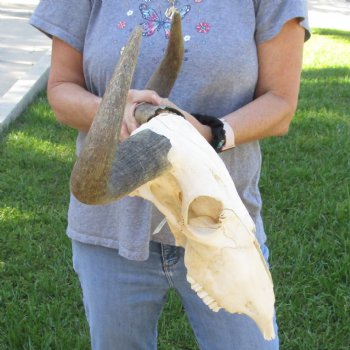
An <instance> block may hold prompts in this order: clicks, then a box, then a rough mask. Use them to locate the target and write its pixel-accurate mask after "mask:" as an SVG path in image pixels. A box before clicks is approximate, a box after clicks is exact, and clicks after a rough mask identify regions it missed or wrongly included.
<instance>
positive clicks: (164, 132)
mask: <svg viewBox="0 0 350 350" xmlns="http://www.w3.org/2000/svg"><path fill="white" fill-rule="evenodd" d="M140 40H141V31H140V29H139V28H138V29H136V30H135V31H134V33H133V35H132V37H131V39H130V41H129V43H128V45H126V47H125V49H124V52H123V55H122V57H121V60H120V62H119V63H118V65H117V67H116V69H115V71H114V73H113V76H112V78H111V81H110V83H109V84H108V86H107V89H106V92H105V94H104V96H103V99H102V102H101V104H100V107H99V109H98V111H97V114H96V116H95V119H94V122H93V124H92V126H91V128H90V130H89V133H88V135H87V137H86V139H85V142H84V146H83V148H82V150H81V152H80V155H79V157H78V159H77V161H76V163H75V165H74V168H73V171H72V174H71V191H72V193H73V194H74V195H75V197H76V198H77V199H78V200H80V201H81V202H83V203H86V204H103V203H109V202H112V201H115V200H117V199H119V198H121V197H123V196H124V195H127V194H130V195H137V196H141V197H143V198H146V199H148V200H150V201H151V202H153V203H154V204H155V205H156V206H157V207H158V209H159V210H160V211H161V212H162V213H163V214H164V215H165V217H166V219H167V221H168V223H169V226H170V228H171V231H172V233H173V234H174V236H175V239H176V242H177V244H178V245H180V246H183V247H184V248H185V265H186V267H187V271H188V274H187V279H188V281H189V283H190V284H191V286H192V288H193V289H194V290H195V291H196V292H197V294H198V295H199V297H200V298H202V299H203V301H204V302H205V303H206V304H207V305H208V306H209V307H210V308H211V309H212V310H213V311H218V310H219V309H220V308H224V309H226V310H227V311H229V312H231V313H244V314H246V315H248V316H250V317H251V318H252V319H253V320H254V321H255V322H256V323H257V325H258V326H259V328H260V329H261V331H262V333H263V335H264V337H265V338H266V339H272V338H273V337H274V336H275V334H274V329H273V313H274V294H273V285H272V280H271V276H270V273H269V271H268V269H267V267H266V263H265V260H264V258H263V256H262V254H261V251H260V248H259V244H258V242H257V240H256V238H255V235H254V230H255V228H254V224H253V221H252V220H251V218H250V216H249V214H248V212H247V210H246V209H245V207H244V205H243V204H242V202H241V200H240V198H239V196H238V194H237V191H236V189H235V187H234V184H233V182H232V179H231V177H230V175H229V174H228V172H227V169H226V167H225V165H224V164H223V162H222V161H221V159H220V158H219V157H218V156H217V154H216V153H215V151H214V150H213V149H212V148H211V147H210V146H209V144H208V143H207V142H206V141H205V140H204V138H202V136H201V135H200V134H199V133H198V132H197V131H196V129H195V128H193V127H192V126H191V125H190V124H189V123H188V122H187V121H185V120H184V119H182V117H180V116H178V115H175V114H171V113H161V114H160V115H159V116H157V117H154V118H153V119H151V120H150V121H149V117H150V116H152V115H154V114H155V113H154V112H155V110H157V108H158V107H155V106H152V105H147V104H142V105H140V106H139V107H138V108H137V109H136V112H135V116H136V118H137V119H138V121H139V122H140V123H141V124H142V123H145V124H143V125H142V126H141V127H140V128H138V129H137V130H136V131H135V132H134V134H133V135H132V136H131V137H129V138H128V139H127V140H126V141H124V142H122V143H120V142H119V140H118V137H116V136H118V135H119V132H120V125H121V121H122V116H123V113H124V107H125V103H126V96H127V93H128V91H129V89H130V84H131V80H132V76H133V72H134V69H135V66H136V61H137V55H138V48H139V46H140ZM182 59H183V43H182V33H181V18H180V15H179V14H178V13H175V14H174V16H173V23H172V29H171V35H170V39H169V44H168V49H167V53H166V56H165V58H164V59H163V61H162V63H161V64H160V66H159V68H158V70H157V71H156V72H155V74H154V75H153V76H152V77H151V79H150V81H149V82H148V84H147V86H146V88H147V89H152V90H155V91H157V92H158V94H159V95H160V96H163V97H167V96H168V95H169V93H170V91H171V88H172V86H173V84H174V82H175V80H176V76H177V73H178V71H179V68H180V65H181V61H182ZM156 114H157V113H156Z"/></svg>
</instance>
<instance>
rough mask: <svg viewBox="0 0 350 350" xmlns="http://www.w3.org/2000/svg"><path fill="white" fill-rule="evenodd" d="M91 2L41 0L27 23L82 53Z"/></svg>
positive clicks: (88, 0) (79, 0)
mask: <svg viewBox="0 0 350 350" xmlns="http://www.w3.org/2000/svg"><path fill="white" fill-rule="evenodd" d="M91 7H92V5H91V0H41V1H40V3H39V5H38V6H37V8H36V9H35V11H34V13H33V15H32V16H31V18H30V21H29V23H30V24H31V25H33V26H34V27H36V28H38V29H39V30H41V31H42V32H44V33H45V34H46V35H48V36H49V37H52V36H56V37H58V38H59V39H61V40H63V41H64V42H66V43H67V44H68V45H70V46H72V47H74V48H75V49H77V50H78V51H80V52H82V51H83V48H84V40H85V34H86V28H87V25H88V22H89V19H90V14H91Z"/></svg>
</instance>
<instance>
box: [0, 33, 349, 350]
mask: <svg viewBox="0 0 350 350" xmlns="http://www.w3.org/2000/svg"><path fill="white" fill-rule="evenodd" d="M74 138H75V132H74V131H73V130H70V129H68V128H66V127H64V126H61V125H59V124H58V123H57V122H56V121H55V120H54V117H53V115H52V113H51V111H50V108H49V106H48V105H47V101H46V98H45V96H44V95H41V96H40V97H39V98H38V99H37V100H36V101H35V103H34V104H33V105H31V106H30V107H29V108H28V109H27V111H26V112H25V113H23V115H22V116H21V118H20V119H18V121H17V122H16V123H14V124H13V125H12V126H11V127H10V128H9V130H8V131H7V132H6V133H4V135H3V137H2V139H1V140H0V198H1V200H0V247H1V248H0V350H5V349H6V350H7V349H10V350H19V349H64V350H66V349H88V348H89V336H88V327H87V324H86V321H85V317H84V312H83V307H82V302H81V292H80V288H79V285H78V281H77V278H76V277H75V275H74V272H73V270H72V267H71V250H70V242H69V240H68V238H66V236H65V234H64V231H65V227H66V211H67V203H68V180H69V175H70V171H71V168H72V164H73V160H74ZM262 148H263V152H264V157H263V169H262V179H261V191H262V195H263V200H264V213H263V215H264V220H265V227H266V231H267V233H268V236H269V241H268V244H269V246H270V250H271V269H272V274H273V277H274V281H275V290H276V296H277V316H278V320H279V327H280V338H281V349H284V350H300V349H302V350H304V349H305V350H309V349H313V350H345V349H349V348H350V337H349V335H348V333H349V325H350V278H349V270H350V236H349V233H350V157H349V154H350V33H348V32H340V31H334V30H317V31H315V32H314V36H313V37H312V39H311V40H310V41H309V42H308V43H307V44H306V46H305V59H304V72H303V82H302V88H301V94H300V103H299V110H298V112H297V114H296V116H295V119H294V121H293V123H292V126H291V130H290V133H289V134H288V136H286V137H283V138H275V139H269V140H265V141H264V142H263V143H262ZM159 333H160V336H159V349H160V350H172V349H174V350H187V349H188V350H194V349H197V346H196V344H195V340H194V337H193V333H192V330H191V328H190V327H189V324H188V321H187V319H186V317H185V316H184V314H183V310H182V306H181V304H180V303H179V300H178V298H177V296H176V294H175V293H173V292H172V293H170V295H169V301H168V303H167V305H166V307H165V310H164V313H163V315H162V317H161V320H160V323H159ZM213 350H215V349H213Z"/></svg>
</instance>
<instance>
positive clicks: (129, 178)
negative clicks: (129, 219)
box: [70, 14, 183, 204]
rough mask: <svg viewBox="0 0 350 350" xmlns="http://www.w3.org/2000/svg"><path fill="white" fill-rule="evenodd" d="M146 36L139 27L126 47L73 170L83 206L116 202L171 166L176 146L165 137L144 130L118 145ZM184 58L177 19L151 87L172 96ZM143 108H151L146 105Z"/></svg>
mask: <svg viewBox="0 0 350 350" xmlns="http://www.w3.org/2000/svg"><path fill="white" fill-rule="evenodd" d="M141 35H142V33H141V29H140V28H136V29H135V30H134V32H133V34H132V36H131V38H130V40H129V42H128V44H127V45H126V47H125V49H124V52H123V54H122V56H121V58H120V60H119V62H118V65H117V67H116V69H115V71H114V73H113V75H112V78H111V80H110V82H109V84H108V86H107V89H106V91H105V94H104V96H103V99H102V101H101V104H100V106H99V108H98V110H97V113H96V116H95V118H94V121H93V123H92V125H91V128H90V130H89V133H88V135H87V136H86V139H85V142H84V146H83V148H82V150H81V152H80V155H79V158H78V159H77V161H76V163H75V165H74V168H73V171H72V174H71V180H70V186H71V191H72V193H73V194H74V196H75V197H76V198H77V199H78V200H80V201H81V202H83V203H86V204H105V203H109V202H111V201H114V200H117V199H119V198H121V197H122V196H124V195H126V194H128V193H130V192H132V191H134V190H135V189H136V188H137V187H139V186H141V185H142V184H144V183H146V182H148V181H150V180H151V179H154V178H155V177H157V176H159V175H160V174H162V173H163V172H164V171H166V170H168V169H169V168H170V166H171V165H170V163H169V161H168V159H167V155H168V152H169V150H170V148H171V144H170V141H169V140H168V139H167V138H166V137H164V136H161V135H158V134H157V133H154V132H152V131H150V130H144V131H141V132H139V133H137V134H136V135H134V136H131V137H129V138H128V139H127V140H126V141H125V142H122V143H120V144H119V141H118V135H119V133H120V128H121V122H122V116H123V114H124V109H125V104H126V98H127V94H128V91H129V89H130V85H131V81H132V77H133V74H134V70H135V67H136V63H137V56H138V51H139V47H140V42H141ZM182 58H183V43H182V33H181V17H180V15H179V14H175V15H174V16H173V23H172V29H171V34H170V39H169V43H168V47H167V52H166V55H165V57H164V59H163V61H162V63H161V64H160V66H159V67H158V69H157V70H156V72H155V73H154V74H153V76H152V77H151V79H150V81H149V82H148V84H147V88H148V89H153V90H155V91H157V92H158V93H159V94H160V95H162V96H165V97H166V96H168V95H169V93H170V91H171V88H172V87H173V85H174V83H175V80H176V77H177V74H178V71H179V69H180V66H181V61H182ZM141 106H144V107H147V104H144V105H141ZM141 106H140V107H141ZM148 106H151V107H153V108H154V107H155V108H158V107H157V106H152V105H148ZM146 109H147V108H146ZM147 111H148V112H149V109H147ZM139 115H140V113H139ZM141 115H142V122H145V121H146V120H147V119H148V117H147V114H145V113H143V114H142V113H141ZM149 115H150V114H148V116H149ZM146 117H147V119H146ZM142 122H141V123H142Z"/></svg>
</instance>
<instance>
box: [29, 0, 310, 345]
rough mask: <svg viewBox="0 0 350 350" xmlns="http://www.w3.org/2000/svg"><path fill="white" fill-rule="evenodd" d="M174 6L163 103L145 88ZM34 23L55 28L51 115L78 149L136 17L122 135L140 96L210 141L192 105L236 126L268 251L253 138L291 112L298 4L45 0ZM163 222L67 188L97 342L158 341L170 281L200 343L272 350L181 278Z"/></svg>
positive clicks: (240, 319) (136, 205) (239, 180)
mask: <svg viewBox="0 0 350 350" xmlns="http://www.w3.org/2000/svg"><path fill="white" fill-rule="evenodd" d="M174 9H177V10H178V12H179V13H180V15H181V17H182V23H183V34H184V41H185V59H184V63H183V65H182V70H181V74H180V76H179V77H178V79H177V82H176V85H175V87H174V88H173V90H172V93H171V95H170V97H169V100H170V101H171V102H170V101H168V100H167V99H164V98H162V97H161V96H158V95H157V94H156V93H155V92H154V91H147V90H143V89H144V86H145V85H146V82H147V80H148V79H149V77H150V76H151V75H152V73H153V71H154V70H155V67H156V66H157V64H158V63H159V61H160V59H161V57H162V56H163V52H164V49H165V47H166V44H167V39H168V33H169V23H170V18H171V15H172V13H173V11H174ZM31 23H32V24H33V25H34V26H36V27H37V28H39V29H40V30H42V31H44V32H45V33H47V34H48V35H50V36H52V37H53V45H52V67H51V73H50V78H49V84H48V98H49V102H50V104H51V106H52V108H53V110H54V112H55V114H56V116H57V119H58V120H59V121H60V122H62V123H64V124H67V125H69V126H71V127H73V128H75V129H77V130H78V131H79V135H78V139H77V152H78V153H79V151H80V148H81V144H82V142H83V140H84V137H85V136H86V132H87V131H88V130H89V127H90V125H91V123H92V120H93V118H94V115H95V113H96V110H97V108H98V105H99V103H100V101H101V96H102V95H103V93H104V91H105V88H106V85H107V83H108V81H109V79H110V76H111V74H112V72H113V69H114V67H115V64H116V63H117V61H118V59H119V56H120V54H121V52H122V50H123V47H124V45H125V44H126V42H127V40H128V38H129V35H130V32H131V31H132V29H133V28H134V27H135V26H136V25H139V24H141V26H142V29H143V36H144V38H143V42H142V46H141V51H140V55H139V61H138V62H139V63H138V66H137V69H136V73H135V76H134V81H133V85H132V90H130V92H129V95H128V102H127V106H126V109H125V115H124V119H123V126H122V131H121V137H122V138H123V139H125V138H127V137H128V136H129V135H130V133H131V132H132V131H133V130H134V129H135V128H137V126H138V125H137V123H136V121H135V119H134V117H133V112H134V109H135V106H136V104H138V103H140V102H149V103H152V104H155V105H159V104H167V103H171V104H175V105H176V106H178V107H179V108H181V109H182V110H183V111H184V114H185V117H186V119H187V120H188V121H189V122H190V123H192V124H193V125H194V126H195V127H196V128H197V129H198V130H199V132H200V133H202V135H203V136H204V137H205V138H206V139H207V140H208V141H209V142H211V140H212V132H211V129H210V128H209V127H208V126H206V125H203V124H201V123H200V122H198V121H197V120H196V118H194V117H193V114H205V115H210V116H213V117H217V118H225V121H226V122H227V123H228V125H229V127H230V128H232V130H233V134H234V143H233V139H232V138H231V139H230V143H231V144H230V145H226V146H230V147H232V146H234V145H235V147H234V148H231V149H229V150H227V151H225V152H223V153H221V155H222V158H223V160H224V162H225V164H226V166H227V168H228V170H229V172H230V174H231V176H232V178H233V180H234V183H235V185H236V188H237V191H238V193H239V194H240V197H241V199H242V201H243V202H244V204H245V206H246V208H247V209H248V211H249V213H250V215H251V217H252V218H253V220H254V221H255V224H256V228H257V238H258V241H259V243H260V245H261V249H262V252H263V253H264V256H265V258H266V259H267V257H268V250H267V247H266V245H265V241H266V236H265V233H264V229H263V224H262V220H261V216H260V211H261V198H260V194H259V190H258V181H259V175H260V162H261V155H260V149H259V143H258V140H260V139H262V138H265V137H270V136H280V135H284V134H285V133H286V132H287V131H288V127H289V124H290V122H291V119H292V117H293V114H294V112H295V109H296V106H297V98H298V92H299V84H300V72H301V65H302V48H303V43H304V40H305V39H307V38H308V37H309V32H308V29H307V28H308V27H307V11H306V1H302V0H300V1H295V0H293V1H292V0H287V1H282V0H277V1H268V0H244V1H231V0H230V1H229V0H223V1H220V2H218V1H215V2H214V1H209V0H187V1H176V0H144V1H141V0H139V1H129V0H125V1H114V0H103V1H102V0H81V1H68V0H62V1H57V2H53V1H50V0H42V1H41V3H40V5H39V6H38V8H37V9H36V11H35V13H34V15H33V16H32V18H31ZM161 220H162V217H161V216H160V215H159V213H157V212H155V210H154V209H153V208H152V206H151V205H150V204H149V203H147V202H145V201H143V200H141V199H138V198H130V197H127V198H124V199H122V200H120V201H117V202H115V203H113V204H109V205H101V206H87V205H84V204H82V203H80V202H79V201H78V200H77V199H75V198H74V196H71V201H70V206H69V214H68V228H67V233H68V236H69V237H70V238H71V239H72V241H73V261H74V268H75V270H76V272H77V274H78V275H79V279H80V282H81V286H82V290H83V296H84V306H85V311H86V315H87V319H88V322H89V326H90V333H91V341H92V347H93V349H114V348H118V349H123V350H124V349H155V348H156V344H157V340H156V336H157V320H158V318H159V315H160V313H161V309H162V307H163V305H164V302H165V295H166V292H167V290H168V289H169V288H170V287H174V288H175V289H176V290H177V292H178V293H179V295H180V297H181V299H182V302H183V304H184V307H185V310H186V313H187V315H188V317H189V320H190V323H191V325H192V327H193V330H194V333H195V335H196V338H197V341H198V343H199V346H200V348H201V349H210V350H213V349H215V350H216V349H223V350H227V349H240V350H246V349H259V350H265V349H278V338H277V337H276V338H275V340H273V341H265V340H264V339H263V337H262V335H261V334H260V331H259V330H258V328H257V327H256V325H255V324H254V322H253V321H252V320H250V319H249V318H248V317H246V316H244V315H237V314H234V315H232V314H228V313H226V312H224V311H222V310H221V311H220V312H218V313H213V312H212V311H210V310H209V309H208V308H207V307H206V306H205V305H204V304H203V302H202V301H201V300H200V299H199V298H198V297H197V295H196V293H195V292H193V291H192V290H191V288H190V286H189V284H188V283H187V281H186V270H185V267H184V263H183V250H182V248H178V247H175V246H174V239H173V237H172V236H171V234H170V232H169V230H168V229H167V228H166V227H163V229H162V230H161V232H159V233H157V234H156V235H153V236H152V238H150V237H151V233H152V232H153V231H154V230H155V228H156V227H157V226H158V224H159V222H160V221H161ZM150 239H151V242H150ZM276 327H277V326H276ZM276 329H277V328H276Z"/></svg>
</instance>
